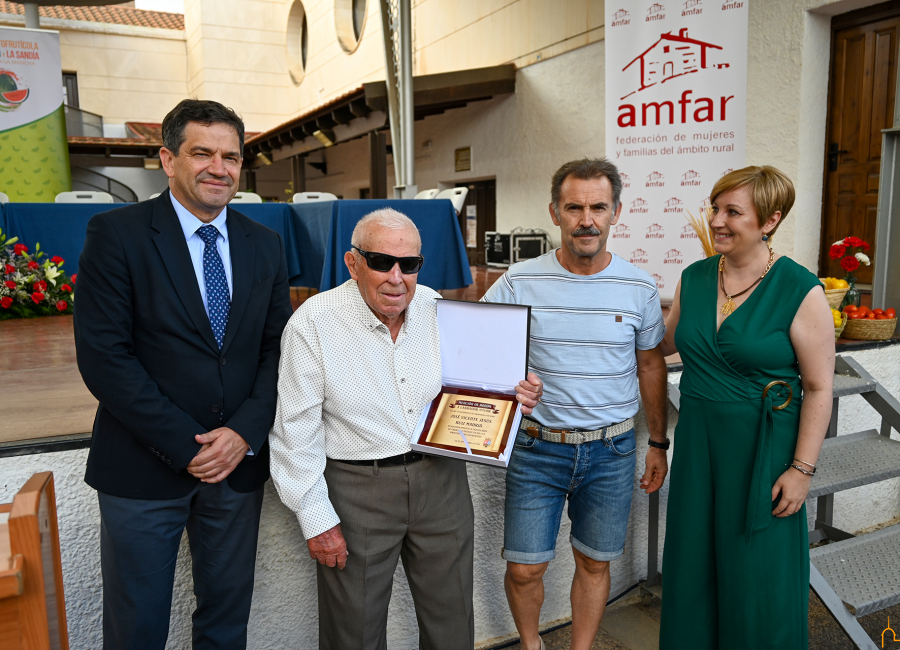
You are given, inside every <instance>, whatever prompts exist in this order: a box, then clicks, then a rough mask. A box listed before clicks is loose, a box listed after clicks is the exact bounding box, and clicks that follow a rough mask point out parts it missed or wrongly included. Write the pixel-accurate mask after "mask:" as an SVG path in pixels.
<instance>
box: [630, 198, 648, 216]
mask: <svg viewBox="0 0 900 650" xmlns="http://www.w3.org/2000/svg"><path fill="white" fill-rule="evenodd" d="M631 211H632V212H641V213H643V212H647V202H646V201H645V200H644V199H642V198H637V199H635V200H634V201H632V202H631Z"/></svg>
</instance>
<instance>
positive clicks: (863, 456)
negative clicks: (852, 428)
mask: <svg viewBox="0 0 900 650" xmlns="http://www.w3.org/2000/svg"><path fill="white" fill-rule="evenodd" d="M817 464H818V470H817V471H816V475H815V476H814V477H813V479H812V484H811V485H810V489H809V496H808V497H807V498H809V499H813V498H816V497H821V496H825V495H827V494H834V493H835V492H840V491H841V490H849V489H850V488H855V487H859V486H861V485H868V484H870V483H877V482H878V481H884V480H887V479H890V478H895V477H898V476H900V441H897V440H891V439H890V438H888V437H887V436H882V435H879V434H878V432H877V431H875V430H874V429H870V430H868V431H860V432H859V433H851V434H848V435H845V436H837V437H836V438H826V440H825V442H824V444H823V445H822V453H821V455H820V456H819V462H818V463H817Z"/></svg>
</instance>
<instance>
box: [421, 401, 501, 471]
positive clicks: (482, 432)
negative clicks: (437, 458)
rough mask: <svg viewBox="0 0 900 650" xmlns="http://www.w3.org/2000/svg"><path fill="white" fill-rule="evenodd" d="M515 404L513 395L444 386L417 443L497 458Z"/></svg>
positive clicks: (433, 403)
mask: <svg viewBox="0 0 900 650" xmlns="http://www.w3.org/2000/svg"><path fill="white" fill-rule="evenodd" d="M517 406H518V402H517V401H516V397H515V395H514V394H513V395H504V394H502V393H490V392H487V391H480V390H469V389H465V388H452V387H447V386H445V387H444V388H443V389H442V390H441V393H440V395H438V397H437V398H436V399H435V400H434V401H433V402H432V403H431V408H430V409H429V411H428V417H427V418H426V419H425V426H424V427H423V429H422V434H421V435H420V436H419V444H420V445H427V446H429V447H438V448H440V449H449V450H452V451H456V452H459V453H470V454H474V455H479V456H491V457H492V458H499V457H500V455H501V454H502V453H503V452H504V451H506V443H507V441H508V440H509V433H510V429H511V428H512V423H513V420H514V419H515V417H514V416H515V412H516V407H517Z"/></svg>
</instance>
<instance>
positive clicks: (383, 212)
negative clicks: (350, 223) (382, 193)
mask: <svg viewBox="0 0 900 650" xmlns="http://www.w3.org/2000/svg"><path fill="white" fill-rule="evenodd" d="M376 228H389V229H391V230H404V229H407V230H410V231H412V232H414V233H415V234H416V241H417V251H418V252H419V253H421V252H422V237H421V236H420V235H419V229H418V228H416V224H414V223H413V221H412V219H410V218H409V217H407V216H406V215H405V214H403V213H401V212H397V211H396V210H394V209H393V208H381V209H380V210H375V212H370V213H369V214H367V215H366V216H364V217H363V218H362V219H360V220H359V222H357V224H356V227H355V228H354V229H353V235H352V236H351V237H350V243H351V244H352V245H353V246H356V247H358V248H362V249H363V250H368V246H367V245H366V242H367V241H368V238H369V235H370V234H371V233H372V230H373V229H376ZM354 253H355V254H357V255H359V253H357V252H356V251H354Z"/></svg>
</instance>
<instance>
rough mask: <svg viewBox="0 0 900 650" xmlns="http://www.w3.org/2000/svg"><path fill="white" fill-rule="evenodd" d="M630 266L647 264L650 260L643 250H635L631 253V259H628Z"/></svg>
mask: <svg viewBox="0 0 900 650" xmlns="http://www.w3.org/2000/svg"><path fill="white" fill-rule="evenodd" d="M628 261H629V262H631V263H632V264H649V263H650V259H649V258H648V257H647V251H645V250H644V249H643V248H635V249H634V250H633V251H631V257H630V258H629V259H628Z"/></svg>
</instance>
